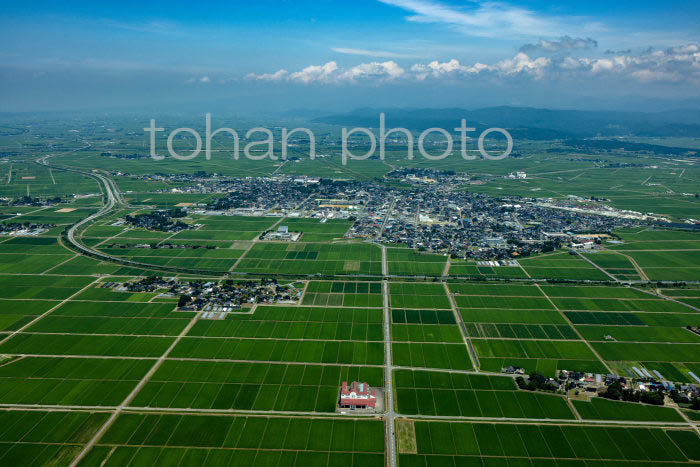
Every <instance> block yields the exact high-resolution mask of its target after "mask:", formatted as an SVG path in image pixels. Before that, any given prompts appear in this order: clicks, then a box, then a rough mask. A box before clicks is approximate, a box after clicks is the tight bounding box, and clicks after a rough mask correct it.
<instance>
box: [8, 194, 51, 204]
mask: <svg viewBox="0 0 700 467" xmlns="http://www.w3.org/2000/svg"><path fill="white" fill-rule="evenodd" d="M61 201H63V200H62V199H61V198H60V197H59V196H54V197H53V198H46V199H44V200H42V199H40V198H35V197H33V196H28V195H24V196H21V197H19V198H15V199H14V200H12V201H11V202H10V206H44V205H45V204H59V203H60V202H61Z"/></svg>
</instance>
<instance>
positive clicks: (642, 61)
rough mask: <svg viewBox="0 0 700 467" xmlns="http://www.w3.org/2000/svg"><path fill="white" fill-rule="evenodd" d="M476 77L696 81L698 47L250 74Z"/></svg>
mask: <svg viewBox="0 0 700 467" xmlns="http://www.w3.org/2000/svg"><path fill="white" fill-rule="evenodd" d="M478 76H493V77H498V78H501V79H518V78H522V79H528V78H529V79H535V80H544V79H556V80H565V79H574V80H576V79H606V77H611V76H617V77H620V78H621V79H629V80H634V81H637V82H640V83H657V82H669V83H687V84H693V85H696V84H700V47H699V46H698V45H697V44H688V45H684V46H680V47H672V48H669V49H667V50H665V51H660V50H659V51H654V50H648V51H645V52H643V53H640V54H636V55H634V54H619V55H615V56H611V55H605V56H604V57H603V58H599V57H579V58H576V57H570V56H567V57H562V56H556V55H555V56H540V57H535V56H531V55H528V54H526V53H523V52H519V53H517V54H516V55H515V56H513V57H512V58H508V59H505V60H501V61H499V62H496V63H493V64H484V63H479V62H476V63H474V64H473V65H467V64H463V63H460V61H459V60H457V59H454V58H453V59H451V60H448V61H444V62H440V61H438V60H434V61H431V62H428V63H414V64H412V65H410V66H407V67H405V68H404V67H402V66H401V65H399V64H398V63H396V62H395V61H386V62H368V63H362V64H359V65H356V66H353V67H350V68H341V67H339V66H338V64H337V63H336V62H334V61H333V62H328V63H326V64H324V65H311V66H308V67H306V68H304V69H302V70H300V71H296V72H293V73H289V72H287V71H286V70H284V69H282V70H279V71H276V72H274V73H266V74H261V75H256V74H250V75H248V78H250V79H256V80H260V81H291V82H299V83H305V84H312V83H324V84H342V83H358V82H366V83H386V82H417V81H418V82H421V81H427V80H452V81H459V80H465V79H473V78H476V77H478Z"/></svg>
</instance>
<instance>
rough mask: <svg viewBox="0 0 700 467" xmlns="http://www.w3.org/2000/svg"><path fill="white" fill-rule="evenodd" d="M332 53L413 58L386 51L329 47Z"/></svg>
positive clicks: (409, 55) (410, 55)
mask: <svg viewBox="0 0 700 467" xmlns="http://www.w3.org/2000/svg"><path fill="white" fill-rule="evenodd" d="M331 50H332V51H333V52H337V53H339V54H345V55H360V56H363V57H375V58H413V57H415V55H412V54H403V53H396V52H388V51H386V50H367V49H353V48H348V47H331Z"/></svg>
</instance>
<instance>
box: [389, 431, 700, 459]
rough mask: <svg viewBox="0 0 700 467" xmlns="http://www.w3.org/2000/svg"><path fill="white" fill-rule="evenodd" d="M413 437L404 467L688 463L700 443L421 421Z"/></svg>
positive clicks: (682, 437) (676, 435) (680, 434)
mask: <svg viewBox="0 0 700 467" xmlns="http://www.w3.org/2000/svg"><path fill="white" fill-rule="evenodd" d="M415 432H416V445H417V455H410V454H401V456H400V459H401V462H402V465H434V463H440V462H446V461H448V460H449V462H452V463H455V465H457V464H459V465H462V464H463V463H464V464H466V465H469V464H470V463H471V462H473V461H476V462H478V461H479V460H480V459H479V458H481V460H486V459H490V460H491V462H494V465H496V464H499V463H505V462H508V463H510V460H511V459H514V460H515V461H516V462H524V463H525V464H526V465H530V463H531V462H532V463H533V464H532V465H542V464H541V463H543V462H547V460H550V462H551V460H555V461H556V464H552V463H548V464H546V465H558V464H559V462H562V463H567V461H568V462H571V461H579V462H580V461H586V462H588V461H593V462H595V461H600V460H605V461H623V462H645V463H646V462H648V461H650V460H653V461H667V462H687V461H688V460H698V458H699V457H700V447H699V446H700V438H699V437H698V435H697V434H695V433H694V432H692V431H682V430H667V431H665V430H660V429H649V428H619V427H618V428H613V427H595V426H571V425H562V426H555V425H511V424H485V423H446V422H425V421H417V422H415ZM506 458H507V459H506ZM487 462H488V461H487ZM534 463H536V464H534ZM606 464H607V462H606ZM567 465H568V464H567ZM574 465H578V464H574ZM613 465H615V464H613ZM621 465H624V464H621ZM659 465H661V464H659Z"/></svg>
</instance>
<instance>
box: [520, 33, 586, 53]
mask: <svg viewBox="0 0 700 467" xmlns="http://www.w3.org/2000/svg"><path fill="white" fill-rule="evenodd" d="M596 47H598V41H596V40H594V39H591V38H590V37H587V38H585V39H583V38H580V37H577V38H573V37H569V36H562V37H560V38H559V39H555V40H546V39H540V40H539V41H537V43H536V44H525V45H523V46H522V47H520V51H521V52H524V53H526V54H532V53H537V52H541V53H560V52H569V51H572V50H587V49H595V48H596Z"/></svg>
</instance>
